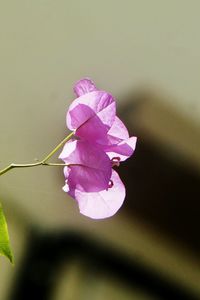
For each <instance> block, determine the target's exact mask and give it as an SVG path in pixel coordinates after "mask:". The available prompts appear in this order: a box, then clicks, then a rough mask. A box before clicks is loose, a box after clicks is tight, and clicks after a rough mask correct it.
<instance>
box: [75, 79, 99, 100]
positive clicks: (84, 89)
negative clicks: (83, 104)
mask: <svg viewBox="0 0 200 300" xmlns="http://www.w3.org/2000/svg"><path fill="white" fill-rule="evenodd" d="M96 90H97V88H96V86H95V84H94V82H93V81H92V80H91V79H89V78H84V79H81V80H79V81H78V82H77V83H76V84H75V86H74V93H75V94H76V96H77V97H80V96H82V95H84V94H87V93H90V92H93V91H96Z"/></svg>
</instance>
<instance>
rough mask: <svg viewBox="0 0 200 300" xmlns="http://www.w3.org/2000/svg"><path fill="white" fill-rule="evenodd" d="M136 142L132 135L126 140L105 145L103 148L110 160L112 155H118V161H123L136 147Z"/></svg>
mask: <svg viewBox="0 0 200 300" xmlns="http://www.w3.org/2000/svg"><path fill="white" fill-rule="evenodd" d="M136 142H137V138H136V137H135V136H132V137H130V138H128V139H127V140H124V141H121V142H120V143H118V144H117V145H111V146H107V147H104V148H103V149H104V151H105V152H106V154H107V155H108V156H109V157H110V159H111V160H112V158H114V157H119V158H120V161H124V160H126V159H127V158H129V157H130V156H131V155H132V154H133V152H134V150H135V147H136Z"/></svg>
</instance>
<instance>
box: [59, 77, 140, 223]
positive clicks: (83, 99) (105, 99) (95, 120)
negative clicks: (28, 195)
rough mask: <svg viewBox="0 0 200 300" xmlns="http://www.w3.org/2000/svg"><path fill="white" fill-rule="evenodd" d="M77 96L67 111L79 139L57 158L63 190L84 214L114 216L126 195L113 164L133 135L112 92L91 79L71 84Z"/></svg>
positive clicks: (130, 146) (127, 150) (127, 151)
mask: <svg viewBox="0 0 200 300" xmlns="http://www.w3.org/2000/svg"><path fill="white" fill-rule="evenodd" d="M74 92H75V94H76V96H77V98H76V99H75V100H74V101H73V102H72V104H71V105H70V107H69V110H68V112H67V118H66V121H67V127H68V128H69V129H71V130H73V131H74V134H75V136H76V138H77V139H78V140H74V141H70V142H67V143H66V144H65V146H64V148H63V151H62V153H61V154H60V156H59V158H60V159H62V160H63V161H64V162H65V164H67V166H66V167H64V176H65V186H64V187H63V190H64V191H65V192H67V193H68V194H69V195H70V196H72V197H73V198H74V199H75V200H76V201H77V203H78V206H79V210H80V212H81V213H82V214H83V215H86V216H88V217H90V218H93V219H102V218H107V217H110V216H112V215H114V214H115V213H116V212H117V211H118V209H119V208H120V207H121V205H122V203H123V201H124V198H125V187H124V184H123V183H122V181H121V179H120V178H119V175H118V174H117V172H116V171H114V170H112V167H113V166H119V164H120V161H124V160H126V159H127V158H128V157H130V156H131V155H132V154H133V152H134V150H135V145H136V137H129V134H128V131H127V129H126V127H125V125H124V124H123V122H122V121H121V120H120V119H119V118H118V117H117V116H116V104H115V100H114V98H113V97H112V95H110V94H108V93H107V92H105V91H100V90H98V89H97V88H96V86H95V85H94V83H93V82H92V81H91V80H90V79H87V78H86V79H82V80H80V81H79V82H77V84H76V85H75V87H74Z"/></svg>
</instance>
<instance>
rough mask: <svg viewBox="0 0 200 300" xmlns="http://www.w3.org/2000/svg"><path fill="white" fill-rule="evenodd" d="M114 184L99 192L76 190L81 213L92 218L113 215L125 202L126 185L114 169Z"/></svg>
mask: <svg viewBox="0 0 200 300" xmlns="http://www.w3.org/2000/svg"><path fill="white" fill-rule="evenodd" d="M111 180H112V182H113V186H112V187H111V188H108V189H107V190H104V191H100V192H98V193H83V192H80V191H78V190H76V191H75V199H76V200H77V201H78V205H79V209H80V213H82V214H83V215H85V216H87V217H90V218H92V219H104V218H108V217H111V216H113V215H114V214H115V213H116V212H117V211H118V209H119V208H120V207H121V205H122V204H123V202H124V198H125V194H126V192H125V187H124V184H123V183H122V181H121V179H120V177H119V175H118V174H117V172H115V171H114V170H113V171H112V176H111Z"/></svg>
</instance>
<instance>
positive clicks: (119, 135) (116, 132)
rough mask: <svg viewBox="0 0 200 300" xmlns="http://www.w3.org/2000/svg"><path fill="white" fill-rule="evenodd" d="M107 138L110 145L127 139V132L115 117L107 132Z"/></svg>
mask: <svg viewBox="0 0 200 300" xmlns="http://www.w3.org/2000/svg"><path fill="white" fill-rule="evenodd" d="M108 137H109V140H110V143H111V144H116V143H117V142H119V141H121V140H125V139H128V138H129V134H128V130H127V128H126V126H125V125H124V123H123V122H122V121H121V120H120V119H119V118H118V117H117V116H115V120H114V123H113V124H112V127H111V128H110V129H109V131H108Z"/></svg>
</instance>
